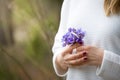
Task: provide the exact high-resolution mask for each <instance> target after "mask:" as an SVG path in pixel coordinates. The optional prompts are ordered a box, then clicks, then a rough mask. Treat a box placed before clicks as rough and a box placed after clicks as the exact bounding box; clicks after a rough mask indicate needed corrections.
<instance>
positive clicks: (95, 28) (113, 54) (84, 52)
mask: <svg viewBox="0 0 120 80" xmlns="http://www.w3.org/2000/svg"><path fill="white" fill-rule="evenodd" d="M69 27H73V28H82V29H84V30H85V31H86V35H85V38H84V44H83V45H80V44H74V45H72V46H67V47H62V43H61V38H62V36H63V35H64V34H65V33H66V31H67V29H68V28H69ZM119 30H120V0H64V3H63V6H62V12H61V22H60V27H59V30H58V32H57V34H56V37H55V42H54V46H53V49H52V50H53V53H54V56H53V65H54V69H55V71H56V74H57V75H58V76H67V80H120V45H119V43H120V31H119ZM73 49H76V54H72V52H73Z"/></svg>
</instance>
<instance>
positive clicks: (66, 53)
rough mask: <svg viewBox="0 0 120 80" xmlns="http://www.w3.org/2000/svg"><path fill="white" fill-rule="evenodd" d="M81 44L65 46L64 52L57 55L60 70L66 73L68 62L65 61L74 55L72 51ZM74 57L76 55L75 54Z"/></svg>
mask: <svg viewBox="0 0 120 80" xmlns="http://www.w3.org/2000/svg"><path fill="white" fill-rule="evenodd" d="M79 46H80V44H75V45H72V46H67V47H66V48H65V50H64V51H62V53H60V54H59V55H57V57H56V61H55V62H56V64H57V68H58V70H59V72H60V73H61V74H63V73H65V72H66V71H67V69H68V67H69V66H68V64H67V62H66V61H65V59H66V58H68V57H70V56H72V51H73V49H75V48H77V47H79ZM73 57H74V56H73Z"/></svg>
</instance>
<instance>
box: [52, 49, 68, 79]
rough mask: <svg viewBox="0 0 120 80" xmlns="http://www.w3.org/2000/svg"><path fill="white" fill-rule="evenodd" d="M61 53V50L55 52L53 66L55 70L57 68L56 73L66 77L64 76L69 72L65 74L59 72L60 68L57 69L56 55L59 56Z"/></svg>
mask: <svg viewBox="0 0 120 80" xmlns="http://www.w3.org/2000/svg"><path fill="white" fill-rule="evenodd" d="M61 51H62V50H61ZM60 53H61V52H58V53H55V54H54V56H53V67H54V70H55V72H56V74H57V75H58V76H60V77H64V76H66V75H67V72H66V73H64V74H60V73H59V70H58V69H57V65H56V63H55V61H56V57H57V55H59V54H60Z"/></svg>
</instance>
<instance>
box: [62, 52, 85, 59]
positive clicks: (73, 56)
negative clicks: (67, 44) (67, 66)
mask: <svg viewBox="0 0 120 80" xmlns="http://www.w3.org/2000/svg"><path fill="white" fill-rule="evenodd" d="M86 55H87V53H86V52H85V51H83V52H78V53H76V54H71V55H67V56H65V57H64V60H65V61H70V60H76V59H79V58H81V57H84V56H86Z"/></svg>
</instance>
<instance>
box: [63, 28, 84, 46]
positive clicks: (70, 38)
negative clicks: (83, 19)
mask: <svg viewBox="0 0 120 80" xmlns="http://www.w3.org/2000/svg"><path fill="white" fill-rule="evenodd" d="M84 36H85V31H82V30H81V29H75V28H69V29H68V32H67V33H66V34H65V35H63V37H62V42H63V47H65V46H66V45H73V44H75V43H79V44H83V38H84Z"/></svg>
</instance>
